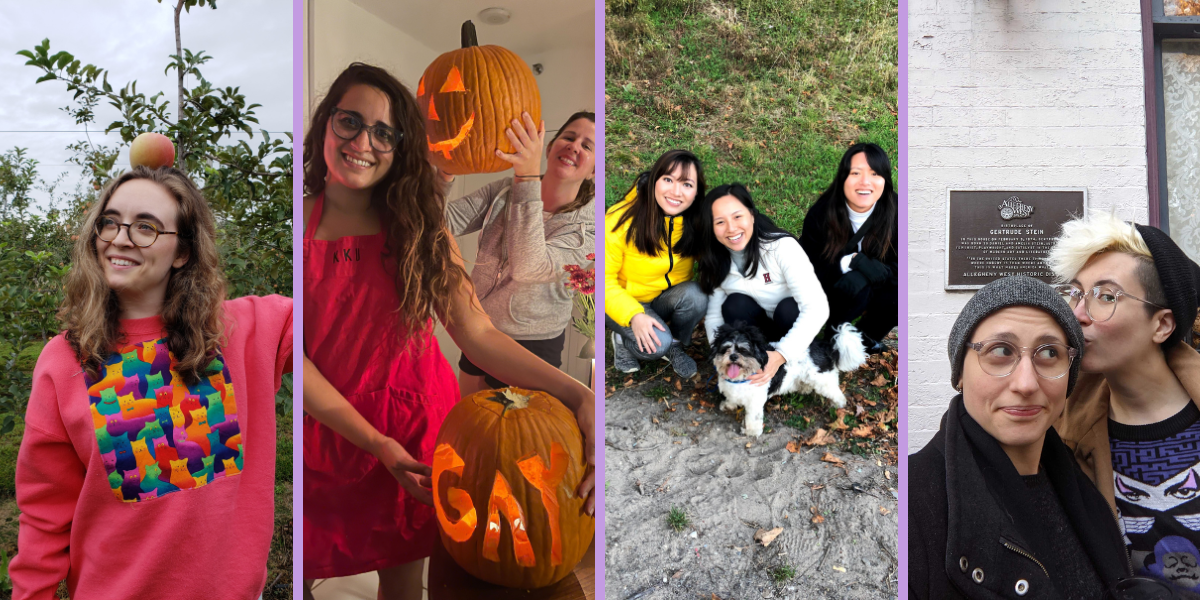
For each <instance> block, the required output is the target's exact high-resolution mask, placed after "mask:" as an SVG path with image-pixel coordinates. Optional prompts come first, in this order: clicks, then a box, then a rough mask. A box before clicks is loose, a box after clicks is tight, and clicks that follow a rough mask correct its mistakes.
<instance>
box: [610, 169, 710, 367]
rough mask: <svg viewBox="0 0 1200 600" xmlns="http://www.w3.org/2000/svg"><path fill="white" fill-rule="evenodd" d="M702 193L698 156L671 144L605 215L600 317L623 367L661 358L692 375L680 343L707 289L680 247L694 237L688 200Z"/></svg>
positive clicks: (700, 312)
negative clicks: (698, 282)
mask: <svg viewBox="0 0 1200 600" xmlns="http://www.w3.org/2000/svg"><path fill="white" fill-rule="evenodd" d="M703 197H704V172H703V170H702V169H701V167H700V160H699V159H698V158H696V155H694V154H692V153H691V152H688V151H687V150H671V151H669V152H667V153H666V154H663V155H662V156H660V157H659V158H658V160H657V161H655V163H654V166H653V167H651V168H650V170H649V171H648V172H645V173H642V174H641V175H639V176H638V178H637V182H636V183H634V185H633V188H632V189H630V190H629V193H628V194H627V195H626V196H625V199H624V200H622V201H621V202H620V203H618V204H616V205H614V206H613V207H612V208H610V209H609V210H608V213H607V214H606V215H605V218H604V228H605V230H606V231H607V232H608V233H607V235H605V236H604V298H605V299H604V323H605V327H606V328H607V329H608V330H609V331H611V332H613V355H614V359H615V360H614V362H615V363H616V367H617V370H619V371H621V372H623V373H632V372H634V371H637V370H638V368H639V367H640V362H639V361H642V360H657V359H659V358H662V359H665V360H667V362H670V363H671V366H672V367H673V368H674V369H675V373H677V374H678V375H679V376H680V377H684V378H687V377H691V376H692V375H695V374H696V361H694V360H692V358H691V357H690V356H688V355H687V353H685V352H684V351H683V348H684V347H685V346H687V345H688V343H690V342H691V339H692V330H693V329H695V328H696V324H697V323H699V322H700V319H701V318H702V317H704V313H705V310H706V309H707V308H708V296H706V295H705V294H704V292H702V291H700V286H698V285H696V283H695V282H694V281H692V257H691V256H684V255H682V254H681V253H680V252H679V251H678V248H681V247H684V246H685V245H687V243H688V241H689V240H690V238H691V227H692V225H691V221H692V219H691V216H692V212H694V208H693V206H694V205H695V200H696V198H703Z"/></svg>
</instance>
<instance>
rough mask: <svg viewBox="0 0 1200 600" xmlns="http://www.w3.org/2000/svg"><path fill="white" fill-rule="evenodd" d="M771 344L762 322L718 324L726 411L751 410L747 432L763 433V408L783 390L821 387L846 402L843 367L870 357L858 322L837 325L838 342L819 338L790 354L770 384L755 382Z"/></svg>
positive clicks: (717, 360)
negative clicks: (797, 354) (856, 325)
mask: <svg viewBox="0 0 1200 600" xmlns="http://www.w3.org/2000/svg"><path fill="white" fill-rule="evenodd" d="M768 350H774V347H773V346H772V345H771V344H769V343H767V341H766V339H765V338H764V337H763V334H762V332H760V331H759V330H758V327H755V326H753V325H748V324H746V323H744V322H741V321H737V322H734V323H726V324H724V325H722V326H721V327H720V328H719V329H717V333H716V337H715V338H714V339H713V344H712V363H713V367H715V368H716V370H717V377H718V378H719V380H720V382H719V383H718V384H717V388H718V389H719V390H721V394H722V395H723V396H725V401H724V402H722V403H721V410H725V411H732V410H735V409H737V407H739V406H742V407H745V409H746V420H745V428H744V430H743V433H745V434H746V435H752V436H755V437H758V436H760V435H762V431H763V407H764V406H766V404H767V399H768V398H770V397H772V396H776V395H779V394H787V393H791V392H799V393H801V394H807V393H808V392H816V393H817V394H818V395H820V396H823V397H825V398H828V399H829V400H830V401H832V402H833V404H834V406H837V407H838V408H841V407H843V406H845V405H846V397H845V395H843V394H842V389H841V387H840V386H839V385H838V372H840V371H853V370H855V369H857V368H859V367H860V366H862V364H863V363H865V362H867V353H866V350H864V349H863V343H862V334H860V333H859V332H858V330H857V329H855V328H854V326H853V325H851V324H849V323H845V324H843V325H840V326H838V327H837V329H836V332H835V334H834V336H833V341H829V340H813V343H812V344H810V345H809V346H808V354H807V355H806V356H801V357H789V359H788V361H787V362H786V363H784V364H783V366H781V367H779V370H778V371H776V372H775V377H773V378H772V379H771V383H769V384H767V385H754V384H752V383H750V382H749V381H748V380H749V379H750V376H751V375H754V374H755V373H758V372H759V371H761V370H762V368H763V367H764V366H766V364H767V351H768Z"/></svg>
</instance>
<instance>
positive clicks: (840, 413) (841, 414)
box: [829, 408, 850, 430]
mask: <svg viewBox="0 0 1200 600" xmlns="http://www.w3.org/2000/svg"><path fill="white" fill-rule="evenodd" d="M849 413H850V411H848V410H846V409H844V408H839V409H837V418H836V419H834V420H833V422H832V423H830V424H829V428H830V429H838V430H841V429H850V426H849V425H847V424H846V423H845V420H846V415H847V414H849Z"/></svg>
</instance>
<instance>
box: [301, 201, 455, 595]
mask: <svg viewBox="0 0 1200 600" xmlns="http://www.w3.org/2000/svg"><path fill="white" fill-rule="evenodd" d="M324 201H325V198H324V194H322V195H320V196H318V197H317V199H316V205H315V206H314V207H313V210H312V214H311V215H310V216H309V219H308V227H307V228H306V230H305V232H304V353H305V355H306V356H307V357H308V358H309V359H310V360H312V361H313V364H315V365H316V367H317V369H318V370H320V371H321V374H322V375H324V376H325V378H326V379H328V380H329V383H331V384H332V385H333V387H334V388H336V389H337V390H338V391H339V392H341V393H342V395H343V396H345V397H346V399H347V400H348V401H350V404H352V405H353V406H354V408H355V409H356V410H358V412H359V413H360V414H362V416H363V417H365V418H366V420H367V421H368V422H370V423H371V424H372V425H374V426H375V428H376V429H378V430H379V431H380V432H382V433H383V434H385V435H387V436H390V437H392V438H395V439H396V440H397V441H399V442H400V445H402V446H404V449H405V450H407V451H408V452H409V454H412V456H413V458H415V459H416V460H418V461H420V462H422V463H425V464H432V462H433V446H434V441H435V438H436V437H437V433H438V429H439V428H441V425H442V421H443V420H445V418H446V414H447V413H449V412H450V408H451V407H452V406H454V404H455V403H456V402H457V401H458V399H459V393H458V381H457V380H456V379H455V377H454V371H453V370H452V369H451V368H450V365H449V363H447V362H446V358H445V357H444V356H442V353H441V350H440V349H439V348H438V343H437V339H436V338H435V337H434V335H433V325H432V321H430V322H427V324H426V327H425V328H424V330H423V331H421V332H420V333H419V334H418V335H416V336H414V339H413V340H412V341H411V342H410V345H412V346H416V343H417V341H418V339H419V340H420V342H421V343H423V344H424V351H423V352H420V353H419V354H418V353H417V351H416V350H415V349H412V348H410V349H408V351H407V352H406V351H405V350H406V349H405V348H404V347H403V346H402V345H401V343H400V337H399V335H400V329H399V328H400V325H399V323H398V319H396V307H397V306H399V305H400V300H399V297H398V296H397V294H396V284H395V280H394V279H393V277H392V276H391V275H390V274H389V273H388V272H387V271H386V270H385V267H384V257H383V253H384V233H382V232H381V233H379V234H376V235H369V236H351V237H344V238H341V239H339V240H334V241H324V240H316V239H313V235H314V233H315V232H316V229H317V224H318V223H320V222H321V213H322V208H323V205H324ZM436 542H437V520H436V519H435V518H434V512H433V508H432V507H430V506H426V505H424V504H421V503H420V502H418V501H417V500H415V499H413V498H412V497H410V496H409V495H408V493H407V492H405V491H404V488H402V487H400V484H399V482H397V481H396V479H395V477H393V476H392V474H391V473H390V472H389V471H388V470H387V468H385V467H384V466H383V465H382V464H380V463H379V461H378V460H377V459H376V458H375V457H374V456H372V455H370V454H368V453H367V452H364V451H362V450H360V449H359V448H358V447H356V446H354V445H353V444H351V443H350V442H348V441H347V440H346V439H345V438H343V437H342V436H340V435H338V434H336V433H334V432H333V430H331V429H329V428H327V427H325V426H324V425H321V424H320V423H318V422H317V421H316V420H315V419H313V418H312V417H309V416H307V415H306V416H305V417H304V578H305V579H320V578H327V577H342V576H346V575H354V574H357V573H364V572H367V571H374V570H378V569H383V568H387V567H393V566H397V565H401V564H404V563H407V562H411V561H414V560H417V559H420V558H424V557H427V556H429V555H430V553H431V552H432V551H433V544H435V543H436Z"/></svg>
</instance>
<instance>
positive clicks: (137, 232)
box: [96, 217, 179, 248]
mask: <svg viewBox="0 0 1200 600" xmlns="http://www.w3.org/2000/svg"><path fill="white" fill-rule="evenodd" d="M122 227H124V228H126V229H128V230H129V241H130V242H133V245H135V246H137V247H139V248H149V247H150V246H153V245H154V242H156V241H158V236H160V235H179V232H178V231H159V229H158V227H157V226H155V225H154V223H151V222H149V221H134V222H132V223H121V222H119V221H117V220H116V219H114V218H112V217H100V219H99V220H97V221H96V235H97V236H99V237H100V239H102V240H104V241H106V242H111V241H113V240H115V239H117V236H118V235H120V234H121V228H122Z"/></svg>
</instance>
